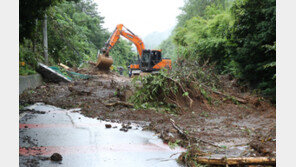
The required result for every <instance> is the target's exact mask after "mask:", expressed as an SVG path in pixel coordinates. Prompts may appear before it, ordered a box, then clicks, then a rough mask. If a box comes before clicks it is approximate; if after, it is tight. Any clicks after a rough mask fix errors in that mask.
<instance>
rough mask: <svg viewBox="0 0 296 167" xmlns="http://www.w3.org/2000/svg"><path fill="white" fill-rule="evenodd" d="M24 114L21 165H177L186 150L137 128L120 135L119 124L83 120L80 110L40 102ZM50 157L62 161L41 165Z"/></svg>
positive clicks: (21, 116) (20, 134)
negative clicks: (60, 158)
mask: <svg viewBox="0 0 296 167" xmlns="http://www.w3.org/2000/svg"><path fill="white" fill-rule="evenodd" d="M26 109H27V110H28V111H26V112H24V113H22V114H20V129H19V139H20V141H19V145H20V149H19V152H20V157H19V160H20V161H19V163H20V166H30V165H31V166H71V167H72V166H87V167H91V166H111V167H112V166H170V167H171V166H172V167H173V166H181V165H180V164H178V163H177V162H176V160H175V159H176V158H177V157H178V156H179V154H180V153H181V152H182V151H184V149H182V148H175V149H170V148H169V146H168V145H166V144H164V143H163V142H162V141H161V139H159V138H158V137H157V136H156V135H155V134H154V133H153V132H150V131H142V128H141V126H139V125H137V124H131V129H129V130H128V131H127V132H124V131H120V128H121V127H122V125H121V124H118V123H110V122H105V121H101V120H97V119H93V118H88V117H85V116H83V115H81V114H79V113H78V112H74V111H75V110H78V109H73V110H63V109H60V108H57V107H54V106H50V105H44V104H41V103H37V104H35V105H32V106H29V107H27V108H26ZM105 124H111V125H112V127H111V128H106V127H105ZM53 153H59V154H61V155H62V156H63V160H62V161H61V162H53V161H50V160H44V157H49V156H50V155H52V154H53Z"/></svg>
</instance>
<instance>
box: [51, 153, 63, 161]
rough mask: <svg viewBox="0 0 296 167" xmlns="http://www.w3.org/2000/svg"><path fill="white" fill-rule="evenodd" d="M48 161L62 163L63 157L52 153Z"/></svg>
mask: <svg viewBox="0 0 296 167" xmlns="http://www.w3.org/2000/svg"><path fill="white" fill-rule="evenodd" d="M50 160H52V161H62V160H63V157H62V155H61V154H59V153H53V154H52V155H51V156H50Z"/></svg>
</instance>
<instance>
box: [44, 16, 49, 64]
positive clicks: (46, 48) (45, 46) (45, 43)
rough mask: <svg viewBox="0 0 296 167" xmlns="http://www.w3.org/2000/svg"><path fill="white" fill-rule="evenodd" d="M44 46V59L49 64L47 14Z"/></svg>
mask: <svg viewBox="0 0 296 167" xmlns="http://www.w3.org/2000/svg"><path fill="white" fill-rule="evenodd" d="M43 48H44V60H45V64H46V65H48V43H47V15H46V14H45V15H44V22H43Z"/></svg>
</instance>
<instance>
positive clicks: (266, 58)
mask: <svg viewBox="0 0 296 167" xmlns="http://www.w3.org/2000/svg"><path fill="white" fill-rule="evenodd" d="M275 9H276V1H275V0H264V1H259V0H237V1H235V3H234V5H233V7H232V9H231V10H232V13H233V16H234V19H235V22H234V28H233V32H232V38H231V42H232V43H234V44H235V49H234V50H233V53H232V54H233V60H234V61H236V62H237V65H238V68H239V71H240V75H238V76H237V77H239V78H240V79H243V80H246V81H248V82H249V83H250V84H251V86H252V87H254V88H259V89H261V90H262V93H263V94H265V95H268V96H272V97H273V99H274V100H275V90H276V81H275V72H276V66H275V61H276V51H275V40H276V27H275V26H276V13H275V12H276V10H275Z"/></svg>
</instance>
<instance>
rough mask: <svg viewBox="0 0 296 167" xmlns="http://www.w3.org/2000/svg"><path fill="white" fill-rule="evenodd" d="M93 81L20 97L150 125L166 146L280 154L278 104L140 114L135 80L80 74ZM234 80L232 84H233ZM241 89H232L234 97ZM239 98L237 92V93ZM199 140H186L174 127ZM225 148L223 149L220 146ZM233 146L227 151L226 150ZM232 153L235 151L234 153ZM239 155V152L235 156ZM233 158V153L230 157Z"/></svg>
mask: <svg viewBox="0 0 296 167" xmlns="http://www.w3.org/2000/svg"><path fill="white" fill-rule="evenodd" d="M75 72H80V73H83V74H89V75H92V76H93V77H92V78H90V79H88V80H78V81H74V82H72V83H59V84H55V83H46V84H45V85H42V86H39V87H37V88H36V89H34V90H27V91H25V92H24V93H23V94H21V95H20V103H21V104H33V103H36V102H43V103H45V104H50V105H55V106H57V107H61V108H66V109H70V108H81V109H82V110H81V111H80V112H81V113H82V114H84V115H86V116H89V117H94V118H98V119H102V120H113V121H114V120H115V121H117V122H123V123H127V122H135V123H140V122H143V121H144V122H148V123H149V125H148V126H147V127H145V129H150V130H153V131H155V132H156V133H157V134H158V135H159V136H160V137H161V138H162V139H163V140H164V142H167V143H169V142H171V143H175V142H176V141H181V142H178V143H179V144H180V145H182V146H184V147H186V146H188V145H189V144H190V145H193V144H196V145H198V148H199V151H200V152H202V153H205V155H212V156H213V155H224V154H225V153H226V152H227V149H228V148H229V150H231V148H232V147H236V146H237V147H238V146H247V147H246V149H245V150H244V151H243V152H240V153H239V155H236V156H253V157H255V156H269V157H275V156H276V153H275V152H276V150H275V149H276V147H275V138H276V137H275V134H276V133H275V121H276V110H275V106H273V105H272V104H270V103H269V102H268V101H265V100H263V99H262V98H259V97H256V96H251V95H250V94H248V98H246V96H245V94H239V93H237V92H236V94H235V95H236V96H237V95H240V97H244V98H245V99H247V100H246V103H245V104H242V103H233V102H232V101H231V100H228V101H227V100H226V101H222V102H221V103H218V104H208V103H206V102H204V101H201V100H199V99H194V102H193V104H194V105H193V107H192V108H191V109H190V110H186V112H183V113H181V114H180V115H173V114H170V113H158V112H156V111H154V110H137V109H134V108H132V107H131V106H128V105H122V104H124V103H122V104H121V103H118V105H110V104H111V103H114V102H122V101H126V99H127V98H126V96H127V94H130V92H131V80H130V79H129V78H127V77H124V76H119V75H117V74H115V73H112V72H107V73H105V72H99V71H97V70H96V69H95V68H92V69H91V70H87V69H83V70H76V71H75ZM229 82H230V81H229ZM234 91H236V90H235V89H232V93H233V92H234ZM233 94H234V93H233ZM172 120H173V121H174V123H175V125H177V127H179V128H180V129H181V130H182V131H183V132H185V133H186V134H187V135H188V136H190V137H191V138H193V139H195V140H189V139H188V138H187V139H186V136H184V135H182V134H180V131H179V130H178V129H177V128H176V126H174V124H173V123H172ZM215 146H222V147H218V148H217V147H215ZM225 148H227V149H225ZM230 152H231V151H230ZM232 153H233V152H232ZM230 154H231V153H230Z"/></svg>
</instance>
